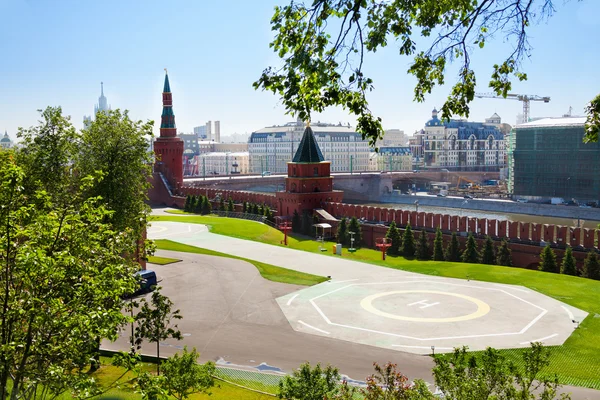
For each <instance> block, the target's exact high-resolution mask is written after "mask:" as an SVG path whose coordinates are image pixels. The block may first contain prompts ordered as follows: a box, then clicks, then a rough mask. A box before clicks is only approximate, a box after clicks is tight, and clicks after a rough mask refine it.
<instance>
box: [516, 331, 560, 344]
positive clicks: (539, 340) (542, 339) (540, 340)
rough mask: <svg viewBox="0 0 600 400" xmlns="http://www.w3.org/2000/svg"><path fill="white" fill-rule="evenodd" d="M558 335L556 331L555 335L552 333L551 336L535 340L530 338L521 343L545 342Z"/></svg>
mask: <svg viewBox="0 0 600 400" xmlns="http://www.w3.org/2000/svg"><path fill="white" fill-rule="evenodd" d="M555 336H558V333H555V334H554V335H550V336H546V337H543V338H540V339H535V340H530V341H529V342H521V343H519V344H529V343H531V342H543V341H544V340H546V339H552V338H553V337H555Z"/></svg>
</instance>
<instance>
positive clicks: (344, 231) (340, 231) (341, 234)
mask: <svg viewBox="0 0 600 400" xmlns="http://www.w3.org/2000/svg"><path fill="white" fill-rule="evenodd" d="M347 237H348V223H347V221H346V218H342V219H341V221H340V223H339V224H338V228H337V241H338V243H341V244H342V245H344V244H346V238H347Z"/></svg>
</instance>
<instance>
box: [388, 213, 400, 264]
mask: <svg viewBox="0 0 600 400" xmlns="http://www.w3.org/2000/svg"><path fill="white" fill-rule="evenodd" d="M385 237H386V238H388V239H390V240H391V242H392V245H391V246H390V248H389V249H388V251H387V253H388V254H389V255H392V256H397V255H398V254H399V252H400V231H399V230H398V228H396V222H394V221H392V223H391V224H390V227H389V228H388V230H387V233H386V235H385Z"/></svg>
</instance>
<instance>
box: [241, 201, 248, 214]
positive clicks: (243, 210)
mask: <svg viewBox="0 0 600 400" xmlns="http://www.w3.org/2000/svg"><path fill="white" fill-rule="evenodd" d="M247 211H248V203H247V202H245V201H244V202H243V203H242V212H243V213H245V212H247Z"/></svg>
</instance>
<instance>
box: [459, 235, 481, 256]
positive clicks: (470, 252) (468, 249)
mask: <svg viewBox="0 0 600 400" xmlns="http://www.w3.org/2000/svg"><path fill="white" fill-rule="evenodd" d="M460 259H461V261H462V262H465V263H476V262H479V252H478V251H477V242H476V241H475V238H474V237H473V234H472V233H471V232H469V237H468V238H467V245H466V246H465V250H464V251H463V253H462V255H461V256H460Z"/></svg>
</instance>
